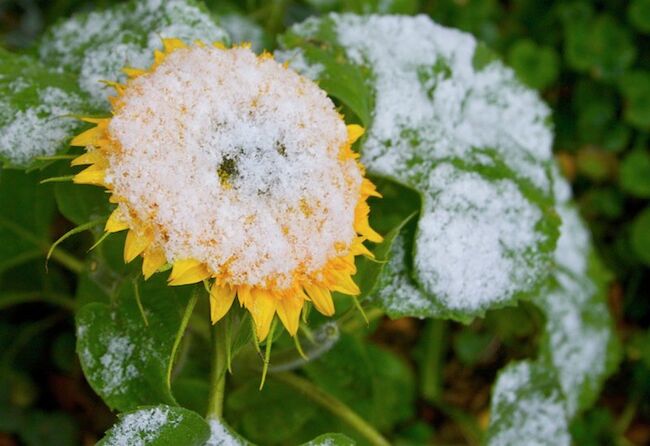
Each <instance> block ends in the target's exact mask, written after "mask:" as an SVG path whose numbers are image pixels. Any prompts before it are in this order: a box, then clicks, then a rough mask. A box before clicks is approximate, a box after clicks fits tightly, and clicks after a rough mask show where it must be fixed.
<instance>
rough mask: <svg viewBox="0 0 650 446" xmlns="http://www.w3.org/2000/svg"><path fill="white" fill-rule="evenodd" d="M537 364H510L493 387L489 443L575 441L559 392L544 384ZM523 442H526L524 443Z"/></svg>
mask: <svg viewBox="0 0 650 446" xmlns="http://www.w3.org/2000/svg"><path fill="white" fill-rule="evenodd" d="M533 367H537V366H535V365H532V364H530V363H528V362H520V363H518V364H515V365H511V366H508V368H506V369H505V371H503V372H502V373H501V374H500V375H499V378H498V380H497V383H496V385H495V387H494V390H493V397H492V404H491V410H490V413H491V417H492V419H491V420H490V426H491V431H492V430H493V431H492V435H490V437H489V440H488V441H487V444H488V445H489V446H516V445H521V444H526V446H563V445H567V446H568V445H569V444H571V438H570V436H569V433H568V425H567V421H566V414H565V411H564V405H563V402H562V399H561V396H560V394H559V392H557V391H555V390H552V389H551V390H549V389H545V388H543V386H544V385H545V384H546V383H543V384H542V381H540V378H539V376H534V375H535V374H539V371H537V372H536V373H534V372H533V370H532V369H533ZM522 442H523V443H522Z"/></svg>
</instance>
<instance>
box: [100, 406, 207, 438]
mask: <svg viewBox="0 0 650 446" xmlns="http://www.w3.org/2000/svg"><path fill="white" fill-rule="evenodd" d="M209 437H210V428H209V427H208V423H207V422H206V421H205V420H204V419H203V418H202V417H201V416H200V415H199V414H197V413H195V412H192V411H189V410H187V409H183V408H182V407H170V406H165V405H159V406H151V407H146V408H140V409H138V410H134V411H132V412H127V413H124V414H122V415H120V419H119V421H118V422H117V424H116V425H115V426H113V427H112V428H111V429H110V430H109V431H108V432H107V433H106V436H105V437H104V438H103V439H102V440H101V441H100V442H99V443H97V445H98V446H122V445H127V444H129V445H142V446H177V445H181V444H182V445H183V446H186V445H187V446H204V445H205V444H206V441H207V440H208V438H209ZM215 444H218V443H215Z"/></svg>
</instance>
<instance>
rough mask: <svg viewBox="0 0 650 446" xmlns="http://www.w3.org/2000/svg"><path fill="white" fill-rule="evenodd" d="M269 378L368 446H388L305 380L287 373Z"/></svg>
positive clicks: (352, 415) (384, 440)
mask: <svg viewBox="0 0 650 446" xmlns="http://www.w3.org/2000/svg"><path fill="white" fill-rule="evenodd" d="M269 377H271V378H273V379H275V380H277V381H280V382H282V383H284V384H287V385H288V386H290V387H293V388H294V389H296V390H297V391H299V392H301V393H302V394H303V395H305V396H306V397H307V398H309V399H311V400H312V401H313V402H314V403H316V404H319V405H320V406H321V407H323V408H324V409H327V410H328V411H329V412H331V413H332V414H333V415H334V416H337V417H339V418H340V419H341V420H343V421H344V422H346V423H347V424H348V425H349V426H350V427H352V428H354V429H355V430H356V431H357V432H358V433H359V434H360V435H361V436H363V438H365V439H366V440H367V441H368V443H369V444H371V445H373V446H390V443H389V442H388V440H386V439H385V438H384V437H383V436H382V435H381V434H380V433H379V432H377V430H376V429H375V428H374V427H372V426H371V425H370V424H369V423H368V422H367V421H366V420H364V419H363V418H361V417H360V416H359V414H357V413H356V412H355V411H353V410H352V409H350V408H349V407H348V406H346V405H345V404H344V403H343V402H341V401H340V400H338V399H336V398H335V397H333V396H332V395H330V394H329V393H327V392H325V391H324V390H322V389H321V388H319V387H317V386H316V385H315V384H313V383H312V382H310V381H308V380H306V379H305V378H302V377H300V376H298V375H295V374H293V373H287V372H282V373H274V374H271V375H269Z"/></svg>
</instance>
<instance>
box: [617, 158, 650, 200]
mask: <svg viewBox="0 0 650 446" xmlns="http://www.w3.org/2000/svg"><path fill="white" fill-rule="evenodd" d="M619 178H620V182H621V188H622V189H623V190H625V191H626V192H628V193H630V194H632V195H634V196H636V197H640V198H650V153H648V152H647V151H645V150H642V149H637V150H634V151H632V152H630V153H628V154H627V155H626V156H625V158H623V162H622V163H621V169H620V173H619Z"/></svg>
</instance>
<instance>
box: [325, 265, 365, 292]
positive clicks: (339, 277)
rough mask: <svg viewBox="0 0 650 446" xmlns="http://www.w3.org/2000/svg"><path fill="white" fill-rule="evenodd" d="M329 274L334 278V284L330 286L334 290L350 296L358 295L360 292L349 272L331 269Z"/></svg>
mask: <svg viewBox="0 0 650 446" xmlns="http://www.w3.org/2000/svg"><path fill="white" fill-rule="evenodd" d="M330 274H331V275H332V277H334V279H335V280H336V283H335V285H334V286H333V287H332V289H333V290H334V291H338V292H339V293H344V294H349V295H350V296H358V295H359V294H361V290H360V289H359V287H358V286H357V284H356V283H354V281H353V280H352V277H350V275H349V274H346V273H343V272H340V271H331V272H330Z"/></svg>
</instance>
